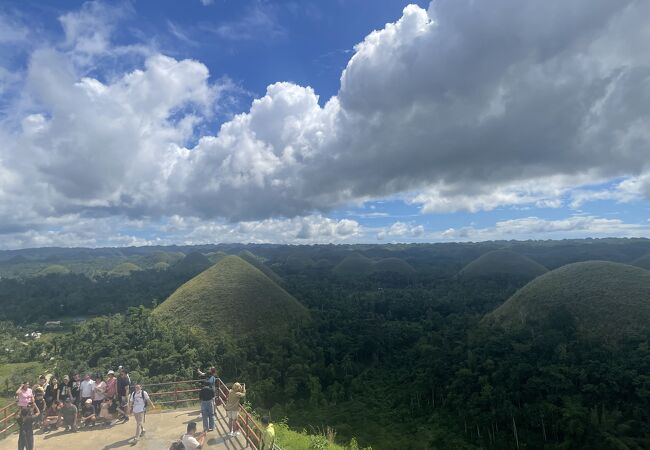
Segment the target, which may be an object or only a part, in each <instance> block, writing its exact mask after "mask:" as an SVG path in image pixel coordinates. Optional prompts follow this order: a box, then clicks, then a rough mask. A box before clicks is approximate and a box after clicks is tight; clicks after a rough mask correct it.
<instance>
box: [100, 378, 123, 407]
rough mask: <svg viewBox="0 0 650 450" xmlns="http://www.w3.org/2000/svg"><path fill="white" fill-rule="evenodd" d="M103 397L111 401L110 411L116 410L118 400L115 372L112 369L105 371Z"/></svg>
mask: <svg viewBox="0 0 650 450" xmlns="http://www.w3.org/2000/svg"><path fill="white" fill-rule="evenodd" d="M104 397H106V398H107V399H109V400H110V401H111V405H110V412H111V413H115V412H117V410H118V407H119V404H120V402H119V399H118V398H117V378H115V372H113V371H112V370H109V371H108V372H107V373H106V390H105V391H104Z"/></svg>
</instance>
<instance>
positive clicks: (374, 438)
mask: <svg viewBox="0 0 650 450" xmlns="http://www.w3.org/2000/svg"><path fill="white" fill-rule="evenodd" d="M495 250H507V252H503V254H506V255H507V254H509V253H508V252H514V253H516V254H518V255H522V256H524V257H525V258H527V259H530V260H531V261H533V262H534V263H536V264H539V265H541V266H544V267H546V268H548V269H550V270H553V269H557V268H558V267H562V266H564V265H566V264H570V263H574V262H577V261H590V260H604V261H611V262H616V263H620V264H617V265H615V266H616V267H619V266H621V265H625V266H624V267H623V268H624V270H622V271H620V273H621V274H623V275H621V277H623V276H624V277H627V278H620V280H619V279H617V278H616V276H618V275H616V273H614V275H613V278H611V277H610V278H609V279H608V283H609V284H608V286H610V288H611V289H613V290H614V291H616V286H617V284H616V283H617V282H620V286H623V287H625V286H628V285H634V286H637V285H639V286H641V287H640V288H639V290H638V291H635V292H640V293H641V294H638V295H637V296H636V297H635V298H634V301H635V302H637V303H638V305H640V306H639V307H642V306H644V305H645V306H647V305H648V304H650V298H645V297H644V295H645V294H644V293H645V292H648V290H647V289H650V286H646V285H647V284H649V283H650V281H648V280H649V279H650V277H648V276H647V275H646V271H645V270H642V269H639V268H636V267H632V266H628V265H627V264H631V263H632V262H634V261H637V260H639V258H642V257H643V256H644V255H646V254H649V253H650V241H648V240H642V239H611V240H590V239H588V240H575V241H544V242H485V243H476V244H474V243H469V244H431V245H421V244H418V245H382V246H370V245H354V246H333V245H320V246H277V245H251V246H243V245H214V246H202V247H191V248H183V247H175V248H132V249H99V250H89V249H79V250H78V252H77V253H75V251H74V250H73V249H65V250H61V252H60V257H58V259H57V254H59V253H57V251H56V250H55V249H38V250H26V251H23V252H20V251H19V252H0V258H1V259H3V260H4V261H5V262H4V263H2V264H3V266H5V267H4V268H3V269H2V270H4V272H3V273H5V274H9V273H10V274H11V276H10V277H4V278H3V279H2V280H0V302H1V303H2V306H3V307H2V310H1V312H0V320H6V321H12V322H13V325H10V322H4V323H5V324H6V325H5V328H6V329H10V328H11V326H16V325H20V326H23V327H27V328H30V327H31V328H35V327H38V326H41V325H42V323H43V322H44V321H45V320H49V319H53V318H61V317H64V318H65V317H75V316H97V317H95V318H93V319H90V320H87V321H85V322H84V323H82V324H79V325H75V326H73V327H72V329H71V330H70V332H69V333H67V334H61V335H60V336H58V337H56V338H54V339H51V340H48V341H45V342H40V343H37V344H34V345H32V346H31V347H29V351H26V350H25V351H16V352H15V353H11V354H10V355H7V356H5V357H4V358H5V359H7V360H19V359H29V358H36V359H38V358H41V359H43V360H49V358H54V361H55V363H56V366H57V367H56V368H55V370H56V371H58V372H61V373H63V372H65V371H67V370H73V369H74V370H86V369H93V370H95V369H96V370H105V369H107V368H111V367H115V366H117V365H125V366H127V367H129V368H130V369H131V370H132V373H133V377H134V378H138V379H142V380H162V379H170V378H173V377H191V376H192V375H193V373H194V371H195V370H196V368H197V367H206V366H207V365H210V364H216V366H217V367H218V370H219V374H220V376H221V377H222V378H223V379H224V380H226V381H233V380H235V379H237V380H243V381H245V382H246V383H247V386H250V389H249V392H250V394H249V401H250V403H251V406H252V408H254V409H256V410H258V411H259V412H265V413H266V412H269V411H270V413H271V415H272V416H273V417H274V418H276V419H280V418H283V417H287V418H288V421H289V424H290V426H292V427H296V428H298V429H301V428H303V427H304V428H307V429H313V428H316V427H321V426H323V425H328V426H332V427H333V428H334V429H336V431H337V433H338V434H337V435H338V436H339V438H340V439H341V440H342V441H345V442H347V441H349V439H350V438H351V437H352V436H356V437H357V438H358V439H359V442H360V444H362V445H372V446H373V448H374V449H380V450H381V449H396V448H399V449H426V448H435V449H449V448H454V449H480V448H483V449H517V448H518V449H541V448H544V449H603V450H605V449H645V448H650V326H646V327H645V328H644V327H640V328H641V331H638V332H636V333H634V334H633V335H625V334H624V335H622V336H623V337H622V338H621V339H618V340H616V341H615V342H614V341H612V340H603V339H597V338H595V337H594V336H592V335H590V334H589V333H582V329H583V328H584V326H585V324H584V322H583V321H582V317H580V316H579V314H581V313H580V312H579V311H580V310H579V309H577V310H576V309H574V308H570V307H562V305H559V306H557V307H553V308H550V309H549V310H548V311H546V313H545V314H544V315H543V316H539V317H536V319H535V323H534V326H528V325H529V324H527V323H525V321H524V322H522V324H521V325H522V326H508V327H502V326H499V325H498V324H497V325H495V324H494V323H491V321H489V320H485V319H484V318H485V317H486V315H489V314H490V313H492V311H494V310H496V309H497V308H499V307H500V306H501V305H503V304H504V303H506V302H510V301H511V300H512V299H517V298H518V297H517V295H519V296H521V295H522V294H517V292H518V291H520V290H521V289H522V288H524V286H526V285H527V283H529V277H528V276H527V274H523V275H522V274H521V273H518V272H517V271H513V273H502V272H501V271H500V272H499V273H495V274H491V275H490V276H480V277H466V276H459V272H461V270H462V269H463V268H464V267H466V266H467V265H468V264H470V263H471V262H472V261H475V260H476V259H477V258H480V257H481V256H482V255H485V254H486V253H488V252H493V251H495ZM154 252H158V253H156V256H154V257H152V256H151V255H153V254H154ZM160 252H163V253H162V254H175V255H176V256H175V257H170V258H167V257H163V256H162V254H161V253H160ZM179 252H182V253H184V254H186V255H191V254H192V255H193V256H192V258H191V260H190V261H186V263H187V264H185V265H182V263H183V259H180V256H179ZM242 252H248V253H250V254H251V255H253V256H255V257H256V265H257V266H258V267H263V268H264V269H265V272H266V273H274V274H276V276H277V280H272V279H271V278H268V283H276V281H277V283H280V282H281V283H282V287H281V289H283V290H285V291H286V292H287V293H288V294H290V295H291V297H292V298H294V299H296V300H297V301H298V302H300V303H301V304H302V305H303V306H304V307H305V308H306V309H307V310H308V311H309V315H310V317H311V320H310V321H308V322H305V323H296V324H295V325H294V326H293V327H292V328H291V332H290V333H283V334H282V335H280V336H279V338H278V339H275V340H265V339H260V338H259V335H257V334H256V333H250V334H246V333H239V334H237V336H235V337H234V338H232V339H226V338H224V336H223V335H220V334H219V333H217V332H216V331H215V330H211V329H210V328H209V327H207V328H206V327H188V326H178V325H176V324H174V322H170V321H168V320H164V318H163V317H160V315H159V314H152V311H153V308H155V307H156V306H157V305H159V304H161V303H162V302H163V301H164V300H165V299H166V298H167V297H169V296H170V295H171V294H172V293H173V292H174V291H175V290H176V289H177V288H179V287H180V286H181V285H183V283H186V282H188V281H190V280H193V278H194V277H195V276H197V275H198V274H199V273H200V272H201V271H202V270H203V268H204V267H203V266H205V264H206V261H209V264H212V263H213V262H216V261H219V264H225V263H227V262H228V260H229V259H228V258H224V255H223V254H222V253H225V254H231V255H238V254H241V253H242ZM197 253H199V254H203V255H204V256H206V258H205V260H204V259H203V258H201V257H200V256H199V255H197ZM217 253H219V255H218V257H215V256H216V255H217ZM251 255H248V254H246V256H247V257H248V258H250V257H251ZM19 256H20V257H22V258H19V259H20V260H18V261H17V260H16V258H18V257H19ZM104 257H110V258H116V259H119V260H120V261H121V262H119V263H117V264H113V267H115V266H117V265H118V264H122V263H125V262H130V263H132V264H136V265H138V266H139V267H141V268H142V269H143V270H139V271H131V272H130V273H129V274H127V275H123V276H111V275H110V273H109V272H110V270H108V269H107V270H104V269H101V270H95V271H94V272H93V271H91V270H88V271H79V270H77V271H75V270H72V271H71V273H65V271H61V270H58V271H54V272H55V273H51V274H45V275H40V276H31V275H29V274H21V273H20V270H18V269H17V267H21V265H22V266H29V265H30V264H31V265H34V264H41V263H44V264H45V266H44V267H47V266H50V265H53V264H57V265H60V266H63V267H68V266H69V265H70V264H73V265H75V267H79V266H80V265H83V264H84V263H85V264H87V265H88V266H93V264H96V266H95V267H99V262H97V261H98V260H100V258H104ZM388 258H391V259H389V260H388V263H386V259H388ZM231 259H233V258H231ZM235 259H236V258H235ZM355 260H356V261H363V262H364V266H365V267H366V268H367V267H377V265H378V264H377V263H378V262H381V261H383V262H382V263H380V264H379V267H381V269H382V270H380V271H379V270H366V269H364V270H362V271H359V272H357V273H354V271H352V273H350V271H349V270H347V269H346V270H345V271H341V270H335V269H336V268H337V267H338V268H339V269H340V268H341V265H340V264H341V263H342V262H343V261H346V262H345V264H344V265H343V267H347V266H348V265H349V264H348V263H349V262H350V261H355ZM402 261H403V263H404V264H403V263H402ZM162 262H164V263H165V264H166V265H167V267H163V268H161V266H158V267H155V266H156V264H159V263H162ZM188 262H192V264H189V263H188ZM179 264H181V265H180V266H178V265H179ZM405 264H408V266H406V265H405ZM590 264H591V263H590ZM174 267H177V270H174ZM392 267H394V268H395V269H391V268H392ZM503 267H507V264H505V265H503ZM586 267H590V266H589V264H587V266H586ZM627 267H629V268H630V269H626V268H627ZM405 268H409V269H408V270H405ZM410 268H412V270H411V269H410ZM30 270H31V269H30ZM30 273H31V272H30ZM263 273H264V272H262V271H261V270H260V271H257V270H256V271H255V274H258V275H256V276H266V275H262V274H263ZM561 273H563V272H561ZM551 274H552V272H551V273H549V274H547V275H542V277H547V278H548V277H549V275H551ZM524 275H525V276H524ZM203 277H204V278H205V275H203ZM629 277H635V278H634V280H631V279H630V278H629ZM550 278H551V279H552V278H553V277H552V276H551V277H550ZM542 279H543V278H538V279H537V280H534V281H532V282H530V283H531V285H532V284H533V283H536V282H537V283H539V280H542ZM197 280H198V281H202V280H203V279H202V278H197ZM280 280H281V281H280ZM203 281H204V280H203ZM265 283H266V281H265ZM264 286H266V285H264ZM269 286H270V285H269ZM278 286H279V284H278ZM529 286H530V285H529ZM547 288H548V286H546V287H544V289H542V290H541V292H543V293H546V292H547V290H545V289H547ZM574 288H575V289H578V290H579V289H580V286H579V285H576V286H574ZM265 289H266V288H263V289H261V290H262V292H259V299H260V301H263V299H264V295H265V292H264V290H265ZM273 289H275V288H273ZM278 289H280V288H279V287H278ZM526 289H530V288H529V287H527V288H526ZM549 289H550V288H549ZM548 292H552V290H551V291H548ZM598 292H600V291H598V289H593V290H592V291H590V294H589V295H590V298H593V297H594V296H597V295H598ZM249 294H250V293H249ZM249 294H247V295H249ZM220 295H221V294H220ZM603 295H605V294H603ZM511 297H512V298H511ZM621 297H625V296H621ZM572 298H575V296H573V294H572V295H570V296H567V299H566V300H565V302H568V301H570V300H571V299H572ZM608 298H609V297H608ZM508 299H510V300H508ZM595 300H603V304H606V303H607V302H605V301H604V300H607V299H606V298H601V299H595ZM614 300H615V301H621V302H625V301H626V300H627V299H626V298H615V299H614ZM515 303H516V302H515ZM599 304H600V303H599V302H597V301H596V302H594V304H593V307H592V309H590V310H589V313H590V314H598V311H599V310H598V307H599ZM187 308H191V303H189V304H188V306H187ZM216 313H218V310H217V311H216ZM251 313H253V312H251ZM607 314H608V315H607V317H602V318H601V319H602V320H603V321H606V320H612V319H615V317H612V316H613V315H615V314H616V311H615V310H612V309H608V310H607ZM592 318H593V317H592ZM639 320H641V319H639ZM648 325H650V324H648ZM269 326H273V324H272V323H270V324H269ZM587 326H588V325H587ZM17 348H18V347H17ZM312 427H313V428H312Z"/></svg>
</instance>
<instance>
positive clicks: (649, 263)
mask: <svg viewBox="0 0 650 450" xmlns="http://www.w3.org/2000/svg"><path fill="white" fill-rule="evenodd" d="M632 265H633V266H637V267H641V268H642V269H648V270H650V253H648V254H647V255H644V256H642V257H640V258H638V259H635V260H634V261H633V262H632Z"/></svg>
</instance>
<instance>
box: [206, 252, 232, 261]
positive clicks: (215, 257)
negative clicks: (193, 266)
mask: <svg viewBox="0 0 650 450" xmlns="http://www.w3.org/2000/svg"><path fill="white" fill-rule="evenodd" d="M205 256H206V257H207V258H208V259H209V260H210V262H211V263H212V264H216V263H218V262H219V261H221V260H222V259H223V258H225V257H226V256H228V253H224V252H210V253H208V254H206V255H205Z"/></svg>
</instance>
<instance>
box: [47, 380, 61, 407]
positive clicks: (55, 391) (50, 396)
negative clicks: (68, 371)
mask: <svg viewBox="0 0 650 450" xmlns="http://www.w3.org/2000/svg"><path fill="white" fill-rule="evenodd" d="M58 399H59V383H58V382H57V381H56V378H54V377H52V379H51V380H50V384H48V385H47V388H45V406H46V407H48V408H49V407H50V406H52V403H53V402H54V400H58Z"/></svg>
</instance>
